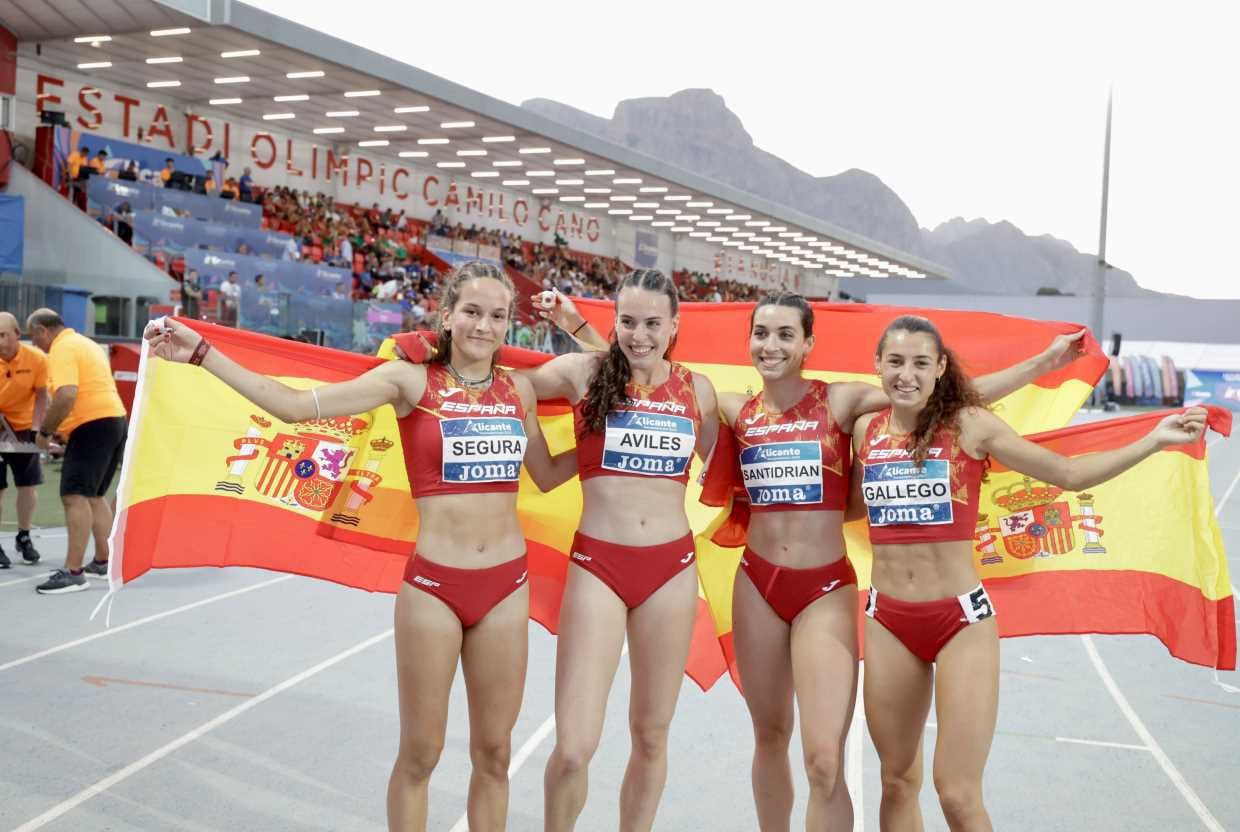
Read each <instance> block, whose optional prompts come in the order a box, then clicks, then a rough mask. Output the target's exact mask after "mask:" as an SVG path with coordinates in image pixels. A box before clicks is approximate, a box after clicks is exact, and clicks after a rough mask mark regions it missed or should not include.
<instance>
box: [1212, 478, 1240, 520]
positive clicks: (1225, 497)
mask: <svg viewBox="0 0 1240 832" xmlns="http://www.w3.org/2000/svg"><path fill="white" fill-rule="evenodd" d="M1236 483H1240V471H1237V472H1236V475H1235V476H1234V477H1232V479H1231V485H1229V486H1227V490H1226V491H1224V492H1223V499H1221V500H1219V501H1218V505H1216V506H1215V507H1214V516H1215V517H1218V516H1219V514H1221V513H1222V511H1223V506H1225V505H1227V501H1228V500H1229V499H1231V494H1232V492H1233V491H1235V490H1236Z"/></svg>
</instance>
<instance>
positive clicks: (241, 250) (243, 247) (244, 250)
mask: <svg viewBox="0 0 1240 832" xmlns="http://www.w3.org/2000/svg"><path fill="white" fill-rule="evenodd" d="M237 253H238V254H242V255H245V256H246V257H249V256H250V255H251V254H253V252H252V251H250V247H249V245H248V244H246V243H239V244H238V245H237Z"/></svg>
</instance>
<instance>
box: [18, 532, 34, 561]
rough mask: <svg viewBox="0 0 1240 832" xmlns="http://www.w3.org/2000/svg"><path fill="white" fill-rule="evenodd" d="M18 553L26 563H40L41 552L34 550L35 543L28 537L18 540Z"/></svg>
mask: <svg viewBox="0 0 1240 832" xmlns="http://www.w3.org/2000/svg"><path fill="white" fill-rule="evenodd" d="M17 552H18V554H20V555H21V556H22V560H24V561H25V562H26V563H38V562H39V550H38V549H36V548H34V541H33V540H31V539H30V538H28V537H19V538H17Z"/></svg>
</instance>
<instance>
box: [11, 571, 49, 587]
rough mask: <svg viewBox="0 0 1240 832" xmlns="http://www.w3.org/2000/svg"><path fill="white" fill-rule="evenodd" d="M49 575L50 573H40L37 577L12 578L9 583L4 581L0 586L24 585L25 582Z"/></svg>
mask: <svg viewBox="0 0 1240 832" xmlns="http://www.w3.org/2000/svg"><path fill="white" fill-rule="evenodd" d="M50 574H52V573H51V572H47V571H40V572H39V574H37V575H27V576H26V577H24V578H14V579H13V580H11V581H4V582H3V583H0V586H12V585H13V584H24V583H25V582H26V581H37V580H38V579H39V578H46V577H47V576H48V575H50Z"/></svg>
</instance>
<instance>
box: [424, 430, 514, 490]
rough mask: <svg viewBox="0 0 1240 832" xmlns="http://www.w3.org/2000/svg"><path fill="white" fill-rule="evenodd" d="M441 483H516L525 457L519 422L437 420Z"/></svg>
mask: <svg viewBox="0 0 1240 832" xmlns="http://www.w3.org/2000/svg"><path fill="white" fill-rule="evenodd" d="M439 430H440V432H441V433H442V434H443V481H444V482H516V481H517V480H518V479H519V478H520V476H521V460H522V459H523V458H524V457H525V443H526V438H525V426H524V425H522V424H521V420H520V419H509V418H503V417H494V418H480V419H472V418H466V419H440V420H439Z"/></svg>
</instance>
